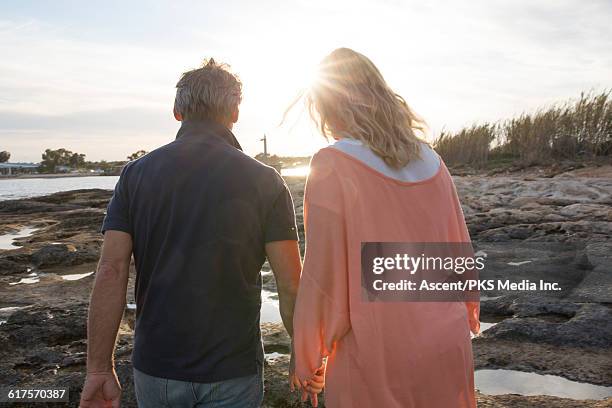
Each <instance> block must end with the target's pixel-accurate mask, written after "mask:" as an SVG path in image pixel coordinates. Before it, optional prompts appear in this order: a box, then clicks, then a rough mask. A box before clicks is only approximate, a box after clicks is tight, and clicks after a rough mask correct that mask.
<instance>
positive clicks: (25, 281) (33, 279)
mask: <svg viewBox="0 0 612 408" xmlns="http://www.w3.org/2000/svg"><path fill="white" fill-rule="evenodd" d="M38 282H40V278H39V277H38V276H35V277H31V278H21V279H20V280H19V281H18V282H11V283H9V286H15V285H21V284H25V285H30V284H32V283H38Z"/></svg>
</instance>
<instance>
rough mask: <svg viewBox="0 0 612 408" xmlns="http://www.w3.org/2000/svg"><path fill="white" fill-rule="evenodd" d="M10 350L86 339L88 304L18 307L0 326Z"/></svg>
mask: <svg viewBox="0 0 612 408" xmlns="http://www.w3.org/2000/svg"><path fill="white" fill-rule="evenodd" d="M0 332H2V333H3V334H4V335H5V336H6V339H7V341H8V342H7V344H6V346H7V350H6V351H8V349H11V348H12V349H15V348H21V347H25V346H28V347H31V346H39V345H51V346H57V345H64V344H67V343H70V342H72V341H75V340H79V339H84V338H85V337H86V333H87V304H86V303H72V304H70V307H50V306H46V307H43V306H32V307H29V308H25V309H21V310H17V311H15V312H14V313H13V314H11V315H10V316H9V317H8V320H7V322H6V323H5V324H3V325H1V326H0Z"/></svg>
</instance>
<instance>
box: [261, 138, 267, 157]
mask: <svg viewBox="0 0 612 408" xmlns="http://www.w3.org/2000/svg"><path fill="white" fill-rule="evenodd" d="M260 141H261V142H264V157H265V158H266V159H267V158H268V138H267V137H266V134H265V133H264V137H263V139H260Z"/></svg>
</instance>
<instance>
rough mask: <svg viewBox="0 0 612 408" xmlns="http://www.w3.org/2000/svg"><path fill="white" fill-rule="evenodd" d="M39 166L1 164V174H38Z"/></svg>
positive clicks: (31, 164)
mask: <svg viewBox="0 0 612 408" xmlns="http://www.w3.org/2000/svg"><path fill="white" fill-rule="evenodd" d="M39 166H40V165H39V164H36V163H0V174H1V175H3V176H11V175H14V174H34V173H38V167H39Z"/></svg>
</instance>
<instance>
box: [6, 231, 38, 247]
mask: <svg viewBox="0 0 612 408" xmlns="http://www.w3.org/2000/svg"><path fill="white" fill-rule="evenodd" d="M36 230H37V228H31V227H25V228H22V229H20V230H19V231H17V232H11V233H8V234H4V235H0V249H16V248H19V247H18V246H17V245H15V240H16V239H19V238H25V237H29V236H30V235H32V234H33V233H34V232H36Z"/></svg>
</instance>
